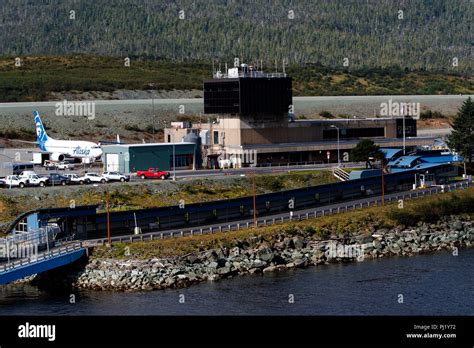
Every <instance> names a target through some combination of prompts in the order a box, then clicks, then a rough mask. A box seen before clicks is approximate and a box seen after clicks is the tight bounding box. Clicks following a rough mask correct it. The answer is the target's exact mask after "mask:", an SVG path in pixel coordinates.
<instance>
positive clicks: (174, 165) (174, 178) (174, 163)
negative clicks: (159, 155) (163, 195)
mask: <svg viewBox="0 0 474 348" xmlns="http://www.w3.org/2000/svg"><path fill="white" fill-rule="evenodd" d="M171 140H172V141H173V181H176V154H175V150H174V133H173V136H172V139H171Z"/></svg>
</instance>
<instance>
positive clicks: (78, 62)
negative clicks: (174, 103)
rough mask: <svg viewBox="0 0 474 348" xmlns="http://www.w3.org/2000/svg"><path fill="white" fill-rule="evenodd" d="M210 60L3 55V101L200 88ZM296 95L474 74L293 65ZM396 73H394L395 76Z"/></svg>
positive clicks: (377, 89) (413, 85)
mask: <svg viewBox="0 0 474 348" xmlns="http://www.w3.org/2000/svg"><path fill="white" fill-rule="evenodd" d="M211 72H212V66H211V65H210V64H209V63H208V62H205V63H204V62H180V63H176V62H171V61H165V60H146V59H138V58H137V59H133V60H132V61H131V65H130V67H125V66H124V61H123V58H122V57H99V56H86V55H71V56H41V57H24V58H22V66H21V67H15V65H14V58H13V57H3V58H0V102H15V101H41V100H49V99H51V94H50V93H51V92H63V91H79V92H90V91H105V92H112V91H114V90H117V89H137V90H149V89H153V90H173V89H177V90H191V89H198V90H201V89H202V82H203V80H204V79H207V78H210V77H211ZM288 73H289V74H290V76H292V77H293V94H294V95H301V96H304V95H371V94H447V93H451V94H459V93H463V94H472V93H473V92H474V89H473V77H472V76H461V75H446V74H439V73H427V72H404V71H398V70H397V71H395V72H394V70H393V69H385V70H384V69H372V70H367V69H365V70H363V71H362V70H361V71H351V72H348V71H341V70H334V69H327V68H324V67H320V66H316V65H305V66H292V67H289V68H288ZM394 74H396V77H395V76H394Z"/></svg>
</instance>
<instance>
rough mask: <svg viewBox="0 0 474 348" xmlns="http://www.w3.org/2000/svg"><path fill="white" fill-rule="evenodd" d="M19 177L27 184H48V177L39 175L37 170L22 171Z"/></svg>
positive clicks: (42, 185)
mask: <svg viewBox="0 0 474 348" xmlns="http://www.w3.org/2000/svg"><path fill="white" fill-rule="evenodd" d="M18 177H19V178H20V179H21V180H23V181H24V182H25V184H26V185H31V186H41V187H44V186H46V185H47V184H48V178H47V177H43V176H39V175H38V174H36V173H35V172H22V173H21V174H20V175H19V176H18Z"/></svg>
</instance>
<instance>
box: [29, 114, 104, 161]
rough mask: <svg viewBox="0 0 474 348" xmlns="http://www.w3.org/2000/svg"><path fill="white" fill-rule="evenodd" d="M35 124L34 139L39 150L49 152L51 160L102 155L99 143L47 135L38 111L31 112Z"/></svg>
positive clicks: (93, 157)
mask: <svg viewBox="0 0 474 348" xmlns="http://www.w3.org/2000/svg"><path fill="white" fill-rule="evenodd" d="M33 115H34V116H35V124H36V140H37V143H38V147H39V148H40V150H41V151H45V152H48V153H50V154H51V155H50V159H51V160H52V161H64V160H65V159H66V158H81V159H83V158H89V159H96V158H99V157H100V156H102V149H101V148H100V145H99V144H96V143H93V142H91V141H81V140H56V139H53V138H51V137H49V136H48V135H47V134H46V131H45V129H44V127H43V123H42V122H41V118H40V116H39V113H38V111H35V112H34V113H33Z"/></svg>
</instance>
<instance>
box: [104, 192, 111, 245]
mask: <svg viewBox="0 0 474 348" xmlns="http://www.w3.org/2000/svg"><path fill="white" fill-rule="evenodd" d="M109 202H110V197H109V190H107V191H106V196H105V204H106V209H107V240H108V242H109V246H110V245H112V244H111V241H110V205H109Z"/></svg>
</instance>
